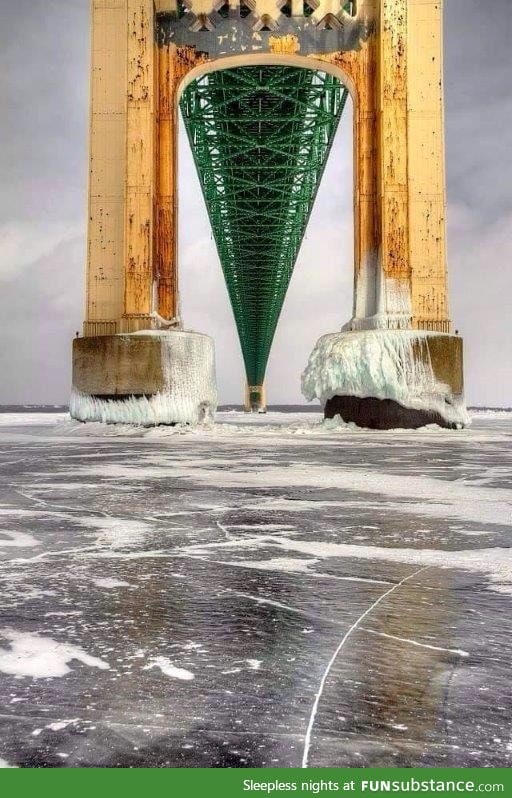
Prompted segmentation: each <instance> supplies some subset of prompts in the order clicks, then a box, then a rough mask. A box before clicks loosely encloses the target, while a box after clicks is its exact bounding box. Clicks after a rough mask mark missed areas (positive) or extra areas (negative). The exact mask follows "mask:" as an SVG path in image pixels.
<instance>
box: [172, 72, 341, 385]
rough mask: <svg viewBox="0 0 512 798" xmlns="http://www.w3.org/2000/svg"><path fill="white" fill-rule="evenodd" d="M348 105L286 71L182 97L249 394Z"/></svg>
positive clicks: (227, 78)
mask: <svg viewBox="0 0 512 798" xmlns="http://www.w3.org/2000/svg"><path fill="white" fill-rule="evenodd" d="M346 99H347V90H346V89H345V88H344V86H343V84H342V83H341V82H340V81H339V80H338V79H337V78H335V77H333V76H332V75H328V74H326V73H324V72H319V71H316V70H309V69H301V68H297V67H287V66H264V67H260V66H248V67H237V68H235V69H225V70H220V71H218V72H212V73H210V74H206V75H203V76H202V77H200V78H198V79H197V80H196V81H194V82H193V83H191V84H190V85H189V86H188V87H187V88H186V89H185V91H184V93H183V96H182V100H181V111H182V114H183V118H184V120H185V126H186V129H187V133H188V137H189V140H190V143H191V147H192V152H193V155H194V159H195V162H196V166H197V169H198V173H199V178H200V182H201V187H202V191H203V194H204V198H205V202H206V206H207V209H208V214H209V217H210V222H211V225H212V229H213V234H214V237H215V241H216V244H217V250H218V253H219V257H220V261H221V264H222V269H223V272H224V276H225V279H226V284H227V288H228V292H229V297H230V300H231V304H232V307H233V312H234V315H235V320H236V324H237V328H238V333H239V336H240V343H241V347H242V352H243V357H244V361H245V368H246V372H247V381H248V384H249V385H260V384H262V383H263V380H264V377H265V370H266V367H267V361H268V357H269V354H270V348H271V346H272V341H273V338H274V334H275V330H276V327H277V322H278V320H279V316H280V313H281V309H282V306H283V302H284V299H285V296H286V291H287V289H288V285H289V282H290V278H291V276H292V272H293V267H294V265H295V261H296V259H297V255H298V253H299V249H300V246H301V243H302V239H303V236H304V232H305V230H306V226H307V223H308V219H309V216H310V213H311V210H312V207H313V203H314V200H315V196H316V192H317V190H318V187H319V184H320V180H321V177H322V174H323V171H324V167H325V164H326V161H327V156H328V154H329V149H330V146H331V144H332V141H333V138H334V135H335V133H336V129H337V127H338V123H339V120H340V118H341V115H342V112H343V109H344V106H345V103H346Z"/></svg>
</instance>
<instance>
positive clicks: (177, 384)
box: [70, 331, 217, 426]
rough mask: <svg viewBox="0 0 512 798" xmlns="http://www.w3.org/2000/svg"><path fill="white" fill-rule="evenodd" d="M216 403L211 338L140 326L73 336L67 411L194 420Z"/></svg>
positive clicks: (103, 417) (120, 420)
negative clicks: (121, 331) (115, 332)
mask: <svg viewBox="0 0 512 798" xmlns="http://www.w3.org/2000/svg"><path fill="white" fill-rule="evenodd" d="M216 408H217V390H216V382H215V356H214V345H213V340H212V339H211V338H210V337H209V336H207V335H202V334H200V333H192V332H182V331H169V332H167V331H165V332H164V331H144V332H139V333H131V334H126V335H105V336H98V337H90V338H77V339H75V341H74V344H73V392H72V397H71V403H70V413H71V416H72V417H73V418H75V419H77V420H79V421H100V422H104V423H105V422H106V423H111V424H116V423H117V424H140V425H142V426H156V425H158V424H171V425H172V424H180V423H181V424H197V423H201V422H205V421H207V420H208V419H209V418H212V417H213V415H214V413H215V410H216Z"/></svg>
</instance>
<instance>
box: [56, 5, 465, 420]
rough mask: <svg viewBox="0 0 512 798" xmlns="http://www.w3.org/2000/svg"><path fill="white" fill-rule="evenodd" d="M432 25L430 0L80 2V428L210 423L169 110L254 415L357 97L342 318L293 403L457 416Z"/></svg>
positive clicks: (393, 415)
mask: <svg viewBox="0 0 512 798" xmlns="http://www.w3.org/2000/svg"><path fill="white" fill-rule="evenodd" d="M442 17H443V3H442V0H349V1H347V0H92V66H91V70H92V76H91V116H90V119H91V123H90V191H89V222H88V224H89V235H88V259H87V281H86V292H87V296H86V317H85V323H84V331H83V337H81V338H78V339H76V340H75V342H74V349H73V393H72V399H71V413H72V415H73V416H74V417H76V418H79V419H81V420H84V421H87V420H99V421H102V420H103V421H111V422H123V421H124V422H138V423H143V424H158V423H171V424H172V423H177V422H186V423H194V422H197V421H200V420H201V419H202V418H204V417H206V416H208V415H210V414H211V413H212V412H213V411H214V410H215V407H216V402H217V398H216V388H215V365H214V350H213V342H212V340H211V339H210V338H209V336H207V335H204V334H201V333H196V332H194V333H193V332H188V331H186V328H185V327H184V319H183V318H182V316H181V310H180V302H179V270H178V236H177V230H178V190H177V174H178V115H179V113H181V115H182V117H183V120H184V123H185V127H186V131H187V134H188V138H189V141H190V145H191V148H192V152H193V156H194V159H195V163H196V166H197V170H198V175H199V180H200V184H201V188H202V191H203V194H204V199H205V202H206V207H207V210H208V215H209V218H210V222H211V226H212V230H213V234H214V238H215V241H216V245H217V250H218V254H219V260H220V264H221V267H222V270H223V273H224V276H225V281H226V286H227V290H228V293H229V297H230V300H231V305H232V308H233V313H234V318H235V321H236V326H237V330H238V335H239V339H240V344H241V349H242V353H243V358H244V363H245V370H246V376H247V391H246V404H247V407H248V408H249V409H262V408H263V407H264V403H265V398H264V397H265V387H264V385H265V372H266V368H267V361H268V358H269V354H270V350H271V346H272V341H273V338H274V334H275V330H276V327H277V324H278V321H279V316H280V313H281V309H282V305H283V302H284V299H285V296H286V291H287V288H288V285H289V282H290V278H291V276H292V273H293V268H294V265H295V262H296V259H297V255H298V252H299V249H300V246H301V242H302V239H303V236H304V233H305V230H306V226H307V224H308V221H309V217H310V214H311V210H312V208H313V204H314V201H315V196H316V193H317V190H318V187H319V185H320V181H321V179H322V174H323V171H324V168H325V164H326V162H327V159H328V156H329V152H330V149H331V146H332V143H333V140H334V137H335V133H336V130H337V128H338V125H339V124H340V123H341V124H343V111H344V108H345V106H346V103H347V101H348V100H349V98H350V100H351V102H352V103H353V108H354V187H353V191H354V222H355V227H354V243H355V246H354V250H355V262H354V305H353V316H352V319H350V320H349V321H348V322H347V324H346V325H345V326H344V327H343V329H342V330H338V331H334V332H333V333H331V334H329V335H326V336H324V337H323V338H322V339H321V340H320V341H319V342H318V343H317V344H316V345H315V347H314V349H313V352H312V355H311V358H310V360H309V363H308V364H307V367H306V369H305V372H304V374H303V377H302V382H303V392H304V394H305V396H306V397H307V398H308V399H314V398H317V399H319V400H320V401H321V402H322V403H323V405H324V407H325V413H326V415H327V416H334V415H337V414H339V415H341V417H342V418H343V419H345V420H346V421H355V422H356V423H358V424H360V425H366V426H377V427H386V426H419V425H421V424H424V423H429V422H431V421H438V422H439V423H443V424H445V425H448V426H455V425H458V424H460V423H463V419H464V411H463V377H462V341H461V339H460V338H459V337H458V335H454V334H453V332H452V326H451V322H450V317H449V311H448V296H447V267H446V241H445V170H444V118H443V72H442V61H443V57H442V56H443V44H442ZM187 223H190V224H193V220H190V221H189V222H188V221H187ZM322 266H323V264H322V263H321V262H320V261H319V262H318V263H316V264H315V268H316V269H318V270H321V269H322ZM319 312H321V311H320V310H319ZM313 344H314V342H312V345H313Z"/></svg>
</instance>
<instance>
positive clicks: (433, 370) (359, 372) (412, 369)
mask: <svg viewBox="0 0 512 798" xmlns="http://www.w3.org/2000/svg"><path fill="white" fill-rule="evenodd" d="M302 390H303V393H304V396H305V397H306V398H307V399H308V400H309V401H311V400H313V399H319V400H320V401H321V403H322V405H323V406H324V414H325V417H326V418H334V417H335V416H338V415H339V416H340V417H341V418H342V420H343V421H345V422H347V423H349V422H353V423H355V424H357V426H359V427H367V428H371V429H396V428H401V429H417V428H419V427H423V426H426V425H427V424H438V425H440V426H442V427H447V428H452V429H455V428H460V427H464V426H466V424H467V423H468V417H467V412H466V407H465V401H464V383H463V345H462V339H461V338H460V337H459V336H456V335H448V334H446V333H437V332H427V331H422V330H389V329H375V330H351V331H347V332H340V333H334V334H331V335H324V336H323V337H322V338H320V340H319V341H318V343H317V345H316V346H315V349H314V350H313V352H312V354H311V357H310V359H309V363H308V365H307V368H306V370H305V372H304V374H303V376H302Z"/></svg>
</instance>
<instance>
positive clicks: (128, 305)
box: [121, 0, 156, 332]
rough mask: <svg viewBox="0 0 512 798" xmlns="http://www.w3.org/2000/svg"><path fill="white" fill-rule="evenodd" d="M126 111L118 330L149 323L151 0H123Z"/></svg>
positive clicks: (152, 173)
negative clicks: (121, 303) (121, 294)
mask: <svg viewBox="0 0 512 798" xmlns="http://www.w3.org/2000/svg"><path fill="white" fill-rule="evenodd" d="M126 11H127V18H128V52H127V98H126V101H127V111H126V117H127V118H126V124H127V130H126V183H125V232H124V266H125V275H124V313H123V318H122V321H121V331H122V332H134V331H136V330H141V329H142V330H143V329H150V328H152V327H154V326H155V320H154V318H153V317H152V313H153V310H154V302H153V279H154V278H153V235H154V227H153V224H154V223H153V206H154V196H155V182H156V175H155V171H156V168H155V165H156V158H155V138H156V137H155V116H156V96H155V95H156V91H155V88H156V72H155V66H156V65H155V42H154V39H155V15H154V5H153V0H127V8H126Z"/></svg>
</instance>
